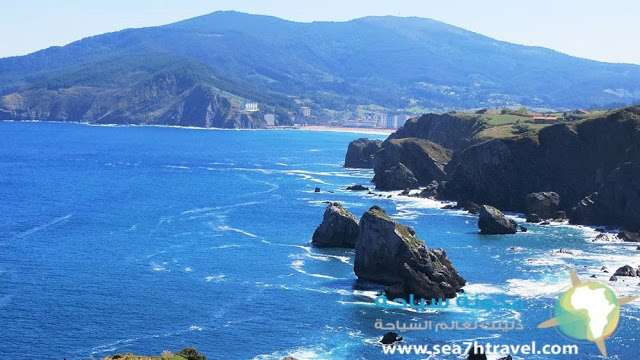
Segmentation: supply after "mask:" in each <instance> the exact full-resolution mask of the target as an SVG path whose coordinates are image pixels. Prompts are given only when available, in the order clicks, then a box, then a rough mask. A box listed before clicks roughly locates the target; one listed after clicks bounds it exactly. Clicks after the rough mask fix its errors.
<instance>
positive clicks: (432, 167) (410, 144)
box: [373, 138, 452, 185]
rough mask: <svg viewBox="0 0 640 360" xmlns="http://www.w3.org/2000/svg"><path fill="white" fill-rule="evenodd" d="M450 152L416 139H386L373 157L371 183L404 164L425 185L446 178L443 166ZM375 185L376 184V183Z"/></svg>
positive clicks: (447, 161)
mask: <svg viewBox="0 0 640 360" xmlns="http://www.w3.org/2000/svg"><path fill="white" fill-rule="evenodd" d="M451 156H452V151H451V150H447V149H445V148H443V147H442V146H440V145H438V144H436V143H433V142H430V141H427V140H423V139H418V138H406V139H388V140H386V141H385V142H384V143H383V144H382V149H381V150H379V151H378V152H376V153H375V154H374V155H373V169H374V172H375V174H376V176H375V177H374V179H373V181H374V182H376V179H377V178H379V177H380V176H381V175H382V174H383V173H384V172H385V171H387V170H389V169H390V168H391V167H393V166H395V165H397V164H398V163H402V164H404V165H405V166H406V167H407V168H409V170H411V172H412V173H413V175H414V176H415V178H416V179H417V180H418V184H420V185H427V184H429V183H430V182H431V181H433V180H438V181H440V180H444V179H445V178H446V177H447V174H446V172H445V166H446V165H447V163H449V161H450V160H451ZM376 184H377V182H376Z"/></svg>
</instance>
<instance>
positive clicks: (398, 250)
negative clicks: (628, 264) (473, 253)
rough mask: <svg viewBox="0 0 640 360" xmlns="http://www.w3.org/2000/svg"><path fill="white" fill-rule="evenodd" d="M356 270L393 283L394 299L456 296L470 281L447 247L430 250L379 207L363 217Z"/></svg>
mask: <svg viewBox="0 0 640 360" xmlns="http://www.w3.org/2000/svg"><path fill="white" fill-rule="evenodd" d="M354 271H355V273H356V276H358V278H360V279H364V280H368V281H371V282H374V283H378V284H382V285H387V286H389V287H388V288H387V291H386V293H387V296H388V297H390V298H394V297H402V298H405V299H406V298H408V297H409V294H413V295H415V298H418V299H419V298H424V299H432V298H436V299H444V298H454V297H456V295H457V293H458V291H460V289H461V288H462V287H463V286H464V285H465V283H466V281H465V279H463V278H462V277H461V276H460V275H458V272H457V271H456V269H455V268H454V267H453V265H452V264H451V262H450V261H449V258H448V257H447V254H446V253H445V251H444V250H442V249H435V250H432V249H428V248H427V247H426V245H425V243H424V242H423V241H421V240H420V239H418V238H417V237H416V236H415V235H414V234H412V232H411V231H410V230H409V229H408V228H407V227H406V226H404V225H402V224H400V223H398V222H397V221H395V220H393V219H392V218H390V217H389V216H388V215H387V214H386V212H385V211H384V210H383V209H381V208H380V207H378V206H373V207H371V208H370V209H369V210H368V211H367V212H365V213H364V215H362V218H361V219H360V234H359V235H358V241H357V242H356V255H355V263H354Z"/></svg>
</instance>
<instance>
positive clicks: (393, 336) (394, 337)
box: [380, 332, 402, 345]
mask: <svg viewBox="0 0 640 360" xmlns="http://www.w3.org/2000/svg"><path fill="white" fill-rule="evenodd" d="M399 341H402V337H398V333H395V332H388V333H386V334H384V336H383V337H382V339H380V342H381V343H382V344H385V345H389V344H393V343H396V342H399Z"/></svg>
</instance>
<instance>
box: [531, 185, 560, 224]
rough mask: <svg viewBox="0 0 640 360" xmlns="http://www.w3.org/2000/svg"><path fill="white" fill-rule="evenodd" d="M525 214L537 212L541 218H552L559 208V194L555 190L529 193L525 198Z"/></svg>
mask: <svg viewBox="0 0 640 360" xmlns="http://www.w3.org/2000/svg"><path fill="white" fill-rule="evenodd" d="M525 209H526V213H527V214H537V215H538V216H540V217H541V218H543V219H549V218H553V217H554V216H555V215H556V213H557V212H558V210H559V209H560V196H559V195H558V194H557V193H555V192H551V191H549V192H538V193H531V194H529V195H527V197H526V198H525Z"/></svg>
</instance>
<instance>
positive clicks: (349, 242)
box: [311, 202, 360, 249]
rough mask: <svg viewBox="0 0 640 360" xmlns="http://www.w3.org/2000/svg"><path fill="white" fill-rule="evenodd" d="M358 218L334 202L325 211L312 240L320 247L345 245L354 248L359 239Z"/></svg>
mask: <svg viewBox="0 0 640 360" xmlns="http://www.w3.org/2000/svg"><path fill="white" fill-rule="evenodd" d="M359 232H360V229H359V227H358V218H357V217H356V216H355V215H353V214H352V213H350V212H349V211H347V209H345V208H343V207H342V205H340V203H337V202H334V203H331V204H329V205H328V206H327V209H326V210H325V211H324V216H323V218H322V223H321V224H320V225H319V226H318V228H317V229H316V231H315V232H314V233H313V238H312V240H311V242H312V243H313V244H314V245H316V246H320V247H344V248H351V249H353V248H354V247H355V245H356V240H357V239H358V233H359Z"/></svg>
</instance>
